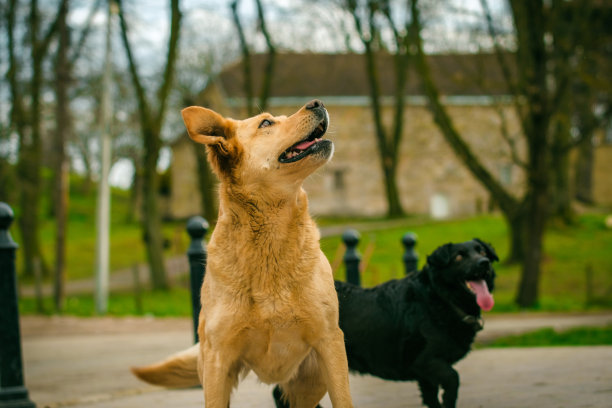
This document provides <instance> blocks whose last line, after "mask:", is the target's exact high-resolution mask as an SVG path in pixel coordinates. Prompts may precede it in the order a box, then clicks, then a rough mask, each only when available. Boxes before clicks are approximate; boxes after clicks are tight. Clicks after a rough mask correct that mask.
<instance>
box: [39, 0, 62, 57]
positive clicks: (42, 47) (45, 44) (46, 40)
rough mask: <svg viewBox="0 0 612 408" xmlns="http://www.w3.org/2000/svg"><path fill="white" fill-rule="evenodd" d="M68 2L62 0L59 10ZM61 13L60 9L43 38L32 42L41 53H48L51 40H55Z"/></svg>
mask: <svg viewBox="0 0 612 408" xmlns="http://www.w3.org/2000/svg"><path fill="white" fill-rule="evenodd" d="M67 3H68V0H61V2H60V5H59V7H58V10H62V9H63V8H65V7H68V4H67ZM33 7H35V6H33ZM32 12H34V10H32ZM60 15H61V12H59V11H58V13H57V14H56V15H55V20H53V23H51V25H50V26H49V28H48V29H47V33H46V34H45V36H44V37H43V40H42V41H41V42H40V43H36V44H32V46H33V47H35V48H36V52H37V53H38V54H39V55H44V54H46V53H47V50H48V49H49V45H50V44H51V40H53V37H54V36H55V33H56V32H57V28H58V26H59V19H60Z"/></svg>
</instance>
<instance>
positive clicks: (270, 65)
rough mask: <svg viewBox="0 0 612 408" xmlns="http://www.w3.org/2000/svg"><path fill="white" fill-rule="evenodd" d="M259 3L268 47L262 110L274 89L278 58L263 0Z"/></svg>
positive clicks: (262, 88) (258, 0)
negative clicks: (275, 62) (273, 79)
mask: <svg viewBox="0 0 612 408" xmlns="http://www.w3.org/2000/svg"><path fill="white" fill-rule="evenodd" d="M255 3H257V15H258V19H259V28H260V29H261V33H262V34H263V36H264V38H265V39H266V45H267V47H268V60H267V61H266V68H265V72H264V76H263V83H262V85H261V92H260V94H259V103H260V106H261V109H262V110H266V107H267V104H268V98H269V96H270V91H271V89H272V77H273V76H274V61H275V59H276V48H275V47H274V44H273V43H272V38H271V37H270V33H269V32H268V28H267V26H266V20H265V18H264V12H263V7H262V5H261V0H255Z"/></svg>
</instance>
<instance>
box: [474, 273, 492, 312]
mask: <svg viewBox="0 0 612 408" xmlns="http://www.w3.org/2000/svg"><path fill="white" fill-rule="evenodd" d="M468 284H469V285H470V287H471V288H472V290H473V291H474V293H475V294H476V303H478V306H480V308H481V309H482V310H484V311H485V312H488V311H489V310H491V309H493V305H494V304H495V301H494V300H493V295H491V293H489V288H488V287H487V282H485V281H484V280H478V281H469V282H468Z"/></svg>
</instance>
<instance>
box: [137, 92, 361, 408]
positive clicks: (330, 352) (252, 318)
mask: <svg viewBox="0 0 612 408" xmlns="http://www.w3.org/2000/svg"><path fill="white" fill-rule="evenodd" d="M182 114H183V120H184V121H185V125H186V126H187V131H188V133H189V136H190V137H191V138H192V139H193V140H194V141H196V142H198V143H203V144H205V145H206V146H208V158H209V160H210V162H211V164H212V166H213V168H214V170H215V172H216V173H217V175H218V177H219V179H220V181H221V186H220V210H219V220H218V223H217V226H216V228H215V230H214V232H213V235H212V237H211V240H210V244H209V245H208V264H207V268H206V278H205V279H204V283H203V285H202V292H201V297H202V311H201V313H200V324H199V328H198V334H199V336H200V339H201V342H200V344H199V346H198V345H196V346H194V347H192V348H191V349H189V350H186V351H184V352H182V353H179V354H177V355H175V356H173V357H170V358H169V359H168V360H166V361H164V362H162V363H159V364H156V365H153V366H149V367H143V368H135V369H133V372H134V373H135V374H136V375H137V376H138V377H140V378H141V379H143V380H145V381H148V382H152V383H155V384H159V385H165V386H175V387H176V386H179V387H180V386H191V385H194V384H196V383H198V377H197V376H198V375H199V380H200V383H202V384H203V386H204V398H205V403H206V407H208V408H213V407H216V408H227V406H228V403H229V398H230V393H231V390H232V387H234V386H236V385H237V383H238V379H239V376H240V374H241V373H243V372H247V371H249V370H252V371H254V372H255V373H256V374H257V376H258V377H259V379H260V380H261V381H263V382H265V383H278V384H280V386H281V389H282V391H283V394H284V397H285V398H286V399H287V401H288V402H289V404H290V406H291V407H307V408H312V407H314V406H316V405H317V403H318V402H319V400H320V399H321V398H322V397H323V396H324V395H325V392H326V391H329V394H330V398H331V401H332V403H333V405H334V407H351V406H352V403H351V397H350V394H349V384H348V365H347V360H346V353H345V349H344V336H343V334H342V331H341V330H340V328H339V327H338V299H337V296H336V291H335V289H334V281H333V277H332V272H331V268H330V265H329V262H328V261H327V259H326V258H325V256H324V255H323V253H322V251H321V249H320V247H319V232H318V230H317V227H316V225H315V223H314V221H313V220H312V219H311V218H310V216H309V214H308V201H307V198H306V193H305V191H304V190H303V189H302V182H303V181H304V179H305V178H306V177H307V176H308V175H310V174H311V173H312V172H314V171H315V170H316V169H317V168H319V167H320V166H321V165H323V164H324V163H326V162H327V161H328V160H329V159H330V157H331V156H332V154H333V144H332V142H331V141H329V140H325V139H322V137H323V135H324V134H325V131H326V130H327V126H328V121H329V116H328V114H327V110H326V109H325V107H324V106H323V104H322V103H321V102H320V101H318V100H313V101H311V102H309V103H308V104H307V105H305V106H304V107H302V108H301V109H300V110H299V111H297V112H296V113H295V114H293V115H291V116H289V117H285V116H277V117H273V116H271V115H270V114H268V113H263V114H260V115H257V116H255V117H252V118H250V119H246V120H243V121H237V120H233V119H229V118H223V117H222V116H220V115H219V114H217V113H215V112H213V111H211V110H208V109H204V108H200V107H189V108H186V109H184V110H183V112H182Z"/></svg>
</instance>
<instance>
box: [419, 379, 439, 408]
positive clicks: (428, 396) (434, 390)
mask: <svg viewBox="0 0 612 408" xmlns="http://www.w3.org/2000/svg"><path fill="white" fill-rule="evenodd" d="M418 382H419V389H420V390H421V399H422V400H423V405H426V406H427V407H429V408H442V405H440V401H439V400H438V385H437V384H432V383H430V382H429V381H427V380H424V379H419V380H418Z"/></svg>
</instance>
